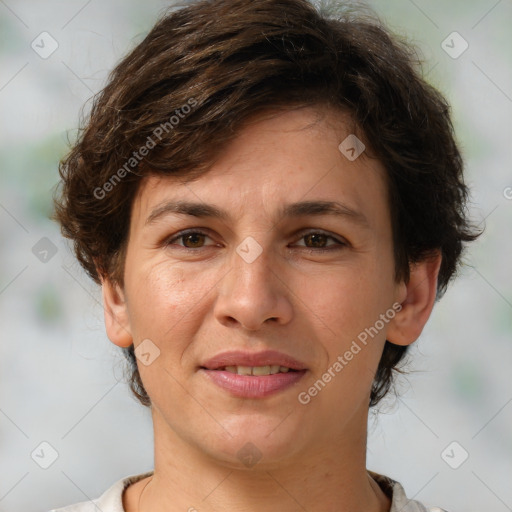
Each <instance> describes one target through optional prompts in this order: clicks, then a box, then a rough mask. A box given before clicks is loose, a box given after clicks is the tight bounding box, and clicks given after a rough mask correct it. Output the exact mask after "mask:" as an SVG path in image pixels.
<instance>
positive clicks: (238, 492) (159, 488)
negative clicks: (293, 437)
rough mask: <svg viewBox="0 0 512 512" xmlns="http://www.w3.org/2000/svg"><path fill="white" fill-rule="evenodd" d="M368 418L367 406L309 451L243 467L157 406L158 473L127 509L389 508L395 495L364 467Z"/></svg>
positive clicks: (292, 511)
mask: <svg viewBox="0 0 512 512" xmlns="http://www.w3.org/2000/svg"><path fill="white" fill-rule="evenodd" d="M366 422H367V412H366V414H364V413H363V414H362V415H361V414H359V417H354V418H353V419H352V420H351V421H350V422H349V423H347V424H346V425H345V431H344V432H343V435H340V433H338V436H334V435H332V436H331V434H334V433H332V432H325V435H322V436H319V438H320V439H318V443H317V444H315V445H314V446H309V447H308V449H307V450H305V451H304V450H302V451H300V453H295V454H294V455H291V456H287V457H276V458H274V459H273V460H265V457H262V458H261V459H260V460H259V461H258V462H257V463H256V464H255V465H253V466H252V467H243V465H242V464H240V461H238V460H235V461H233V460H231V461H230V460H229V459H228V458H227V456H226V457H225V458H224V460H220V459H221V457H220V456H218V454H215V455H217V456H216V457H213V456H212V455H213V454H206V453H205V451H204V450H202V449H199V447H197V446H194V445H193V444H191V443H190V442H187V439H184V438H183V437H180V436H179V435H178V434H177V433H176V432H175V431H174V430H172V429H171V428H170V427H169V425H168V424H167V423H166V422H165V420H164V418H162V416H161V415H160V414H159V412H158V411H156V410H154V409H153V424H154V431H155V470H154V475H153V477H152V478H151V480H150V479H146V480H145V481H141V482H139V485H138V488H137V491H135V490H133V491H132V493H131V498H130V499H127V500H125V509H126V512H135V511H137V512H147V511H149V510H151V511H153V512H160V511H162V512H163V511H164V510H165V511H166V512H177V511H184V510H186V511H190V512H194V511H197V510H201V511H205V512H206V511H213V510H238V511H242V512H253V511H254V512H255V511H260V510H265V511H268V512H278V511H279V512H296V511H297V510H323V511H325V512H349V511H350V512H363V511H364V512H389V509H390V505H391V503H390V500H389V498H387V497H386V496H385V494H384V493H383V491H382V490H381V489H380V487H379V486H378V485H377V483H376V482H375V481H374V480H373V479H371V477H370V476H369V474H368V473H367V471H366V424H367V423H366ZM241 466H242V468H241ZM148 483H149V484H150V485H148ZM142 489H144V493H143V494H142ZM135 498H136V499H135ZM139 498H140V507H139V505H138V501H139Z"/></svg>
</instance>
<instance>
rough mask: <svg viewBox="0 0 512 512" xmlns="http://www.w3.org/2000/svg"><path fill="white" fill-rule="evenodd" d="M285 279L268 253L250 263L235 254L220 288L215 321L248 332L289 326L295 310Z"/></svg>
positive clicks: (263, 253) (265, 252) (215, 309)
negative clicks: (269, 327)
mask: <svg viewBox="0 0 512 512" xmlns="http://www.w3.org/2000/svg"><path fill="white" fill-rule="evenodd" d="M280 274H281V275H280ZM285 279H286V278H285V276H284V274H283V273H282V272H279V269H278V268H277V267H276V264H275V261H273V260H272V258H271V255H270V252H269V251H265V250H264V251H263V252H262V253H261V254H260V255H259V256H258V258H256V260H254V261H252V262H251V263H248V262H247V261H245V260H244V259H243V258H242V257H240V256H239V255H238V254H237V253H234V254H233V258H232V259H231V269H230V271H229V272H227V274H226V275H225V277H224V279H222V280H221V282H220V283H219V286H218V295H217V300H216V303H215V307H214V315H215V317H216V319H217V320H218V321H219V322H220V323H222V324H223V325H225V326H230V327H232V326H233V325H239V326H241V327H243V328H244V329H247V330H249V331H257V330H259V329H260V328H262V326H264V325H268V324H269V323H276V324H279V325H284V324H287V323H288V322H289V321H290V320H291V319H292V316H293V309H292V302H291V296H292V292H291V290H290V289H289V288H288V287H287V285H286V281H285Z"/></svg>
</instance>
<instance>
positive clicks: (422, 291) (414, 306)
mask: <svg viewBox="0 0 512 512" xmlns="http://www.w3.org/2000/svg"><path fill="white" fill-rule="evenodd" d="M441 259H442V256H441V252H440V251H436V252H435V254H434V255H433V256H431V257H429V258H428V259H425V260H423V261H420V262H418V263H414V264H412V265H411V267H410V279H409V282H408V283H407V284H406V283H401V287H402V289H403V287H404V286H405V290H406V292H405V294H404V295H405V298H404V300H403V301H401V310H400V311H399V312H398V313H397V314H396V315H395V317H394V318H393V320H392V321H391V322H390V323H389V325H388V330H387V333H386V339H387V340H388V341H389V342H391V343H394V344H395V345H410V344H411V343H413V342H415V341H416V340H417V339H418V338H419V336H420V334H421V331H422V330H423V327H424V326H425V324H426V323H427V320H428V318H429V317H430V314H431V313H432V309H433V307H434V302H435V299H436V293H437V277H438V275H439V269H440V267H441Z"/></svg>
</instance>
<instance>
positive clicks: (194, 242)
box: [164, 231, 210, 249]
mask: <svg viewBox="0 0 512 512" xmlns="http://www.w3.org/2000/svg"><path fill="white" fill-rule="evenodd" d="M206 238H210V237H209V236H208V235H207V234H206V233H203V232H202V231H183V232H181V233H178V234H177V235H175V236H173V237H171V238H169V239H167V240H166V241H165V242H164V245H165V246H166V247H169V246H171V245H177V246H178V247H183V248H184V249H202V248H203V247H207V246H206V245H205V239H206ZM179 241H181V242H182V243H177V242H179Z"/></svg>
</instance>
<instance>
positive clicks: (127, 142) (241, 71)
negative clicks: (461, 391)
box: [54, 0, 480, 406]
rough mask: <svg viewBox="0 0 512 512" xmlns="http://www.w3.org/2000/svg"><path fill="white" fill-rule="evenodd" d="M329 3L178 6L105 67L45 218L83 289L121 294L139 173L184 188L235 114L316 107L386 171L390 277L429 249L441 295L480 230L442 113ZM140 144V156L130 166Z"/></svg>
mask: <svg viewBox="0 0 512 512" xmlns="http://www.w3.org/2000/svg"><path fill="white" fill-rule="evenodd" d="M338 5H339V7H340V9H334V10H333V12H330V11H329V9H324V8H322V9H320V8H317V7H315V6H313V5H312V4H311V3H309V2H308V1H306V0H203V1H198V2H189V3H188V4H187V5H186V6H185V7H182V8H180V9H178V10H171V11H170V12H168V13H166V14H165V15H163V16H162V17H161V18H160V19H159V20H158V22H157V23H156V25H155V26H154V27H153V28H152V29H151V31H150V32H149V34H148V35H147V36H146V37H145V39H144V40H143V41H142V42H141V43H140V44H138V45H137V46H136V47H135V48H134V49H133V50H132V51H131V52H130V53H129V54H128V55H126V57H124V58H123V59H122V60H121V62H119V64H118V65H117V66H116V67H115V69H114V70H113V71H112V73H111V74H110V76H109V81H108V84H107V85H106V87H105V88H104V89H103V90H102V91H100V92H99V93H98V94H97V95H96V96H95V98H94V103H93V106H92V109H91V113H90V115H89V117H88V119H87V120H86V122H85V123H83V125H82V126H81V128H80V132H79V136H78V139H77V141H76V143H75V144H74V146H73V147H72V149H71V151H70V153H69V154H68V155H67V156H66V157H65V158H63V159H62V161H61V162H60V166H59V172H60V176H61V178H62V185H63V187H62V191H61V194H60V196H59V197H56V198H55V214H54V219H56V220H57V221H59V222H60V224H61V227H62V233H63V235H64V236H65V237H68V238H70V239H71V240H73V242H74V250H75V253H76V256H77V258H78V260H79V262H80V263H81V265H82V266H83V267H84V269H85V270H86V271H87V273H88V274H89V275H90V276H91V277H92V279H94V280H95V281H96V282H97V283H98V284H99V283H100V282H101V280H100V277H104V278H109V279H110V280H112V281H113V282H116V283H118V284H120V285H121V286H123V282H124V281H123V273H124V255H125V250H126V245H127V234H128V229H129V222H130V210H131V205H132V203H133V199H134V197H135V194H136V193H137V190H138V188H139V186H140V183H141V180H142V179H143V178H144V177H146V176H148V175H150V174H157V175H174V176H182V177H184V178H186V179H193V178H195V177H197V176H200V175H201V174H203V173H204V172H206V171H207V170H208V168H209V167H210V166H211V165H212V163H213V162H214V160H215V158H216V157H217V156H218V155H219V154H220V153H221V151H222V149H223V148H225V147H226V144H227V143H229V142H230V141H231V140H233V138H234V137H236V136H237V134H238V132H239V130H240V128H241V126H242V124H243V122H244V121H246V120H247V119H248V118H249V116H251V115H253V114H255V113H258V112H260V111H263V110H269V109H275V110H280V109H290V108H298V107H304V106H320V105H322V106H328V107H330V108H333V109H341V110H342V111H343V112H346V113H348V114H349V115H350V117H351V119H352V120H353V122H354V126H355V127H356V129H357V130H358V133H359V134H360V136H361V137H364V140H365V141H368V143H369V146H370V147H369V148H368V151H367V154H370V153H371V154H372V156H373V157H375V158H377V159H378V160H380V162H382V164H383V165H384V167H385V169H386V171H387V177H388V187H389V190H388V192H389V203H390V212H391V217H392V230H393V244H394V255H395V268H396V272H395V274H396V275H395V279H396V280H399V279H404V280H406V281H407V280H408V278H409V264H410V263H413V262H417V261H421V260H423V259H425V258H427V257H429V255H431V254H432V251H433V250H435V249H439V250H440V251H441V254H442V263H441V268H440V272H439V277H438V294H437V298H440V297H441V295H442V294H443V293H444V291H445V290H446V287H447V285H448V282H449V280H450V279H451V278H452V276H453V275H454V274H455V272H456V270H457V266H458V263H459V260H460V257H461V253H462V249H463V242H467V241H471V240H474V239H476V238H477V236H478V235H479V234H480V233H477V232H476V231H473V229H474V228H473V227H472V226H471V225H470V223H469V221H468V219H467V217H466V201H467V194H468V191H467V187H466V186H465V184H464V182H463V162H462V159H461V155H460V153H459V150H458V148H457V144H456V142H455V139H454V135H453V127H452V123H451V120H450V114H449V106H448V104H447V103H446V101H445V99H444V98H443V97H442V95H441V94H440V93H439V92H438V91H437V90H435V89H434V88H433V87H431V86H430V85H429V84H428V83H427V82H426V81H425V80H424V79H422V77H421V73H420V71H419V69H420V68H419V61H418V58H417V56H416V53H415V51H414V49H412V48H411V47H410V46H409V45H408V44H406V43H404V42H402V41H401V40H399V39H398V38H397V37H396V36H392V35H391V34H390V33H389V32H388V31H387V30H386V29H385V28H384V27H383V26H382V24H381V23H380V22H379V21H378V19H377V18H376V17H375V16H370V15H369V14H368V13H367V12H366V11H364V12H363V11H355V10H353V9H350V8H347V7H346V6H344V5H341V4H337V3H334V4H333V5H332V6H331V7H336V6H338ZM185 106H187V108H185ZM180 114H183V115H180ZM173 116H174V117H176V118H178V117H179V120H178V122H177V123H173V122H172V117H173ZM157 134H158V135H157ZM150 140H151V141H152V142H151V143H150V142H149V141H150ZM143 147H146V148H147V149H148V148H149V149H150V151H145V152H144V153H145V156H144V157H143V158H142V157H141V158H139V153H138V152H139V150H140V151H141V152H142V150H141V148H143ZM135 154H136V155H137V157H136V156H135ZM407 348H408V347H403V346H397V345H394V344H392V343H390V342H388V341H386V344H385V347H384V351H383V354H382V357H381V360H380V363H379V366H378V370H377V372H376V375H375V379H374V382H373V385H372V390H371V395H370V406H374V405H376V404H377V403H378V402H379V401H380V400H381V398H382V397H384V395H385V394H386V393H387V392H388V390H389V388H390V386H391V384H392V382H393V379H392V377H393V370H398V363H399V362H400V361H401V360H402V358H403V356H404V355H405V353H406V351H407ZM125 350H126V354H127V357H128V359H129V361H130V364H131V377H130V384H131V388H132V391H133V392H134V394H135V395H136V396H137V397H138V399H139V400H140V401H141V403H143V404H145V405H149V404H150V401H149V397H148V396H147V393H146V391H145V390H144V386H143V385H142V382H141V380H140V376H139V373H138V370H137V365H136V360H135V356H134V352H133V345H132V346H131V347H130V348H129V349H125ZM398 371H399V370H398Z"/></svg>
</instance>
